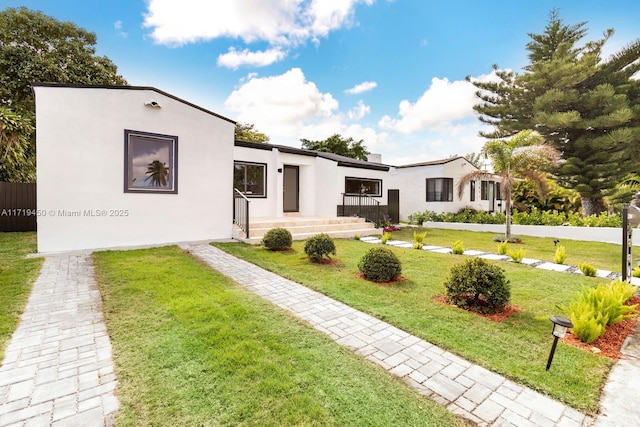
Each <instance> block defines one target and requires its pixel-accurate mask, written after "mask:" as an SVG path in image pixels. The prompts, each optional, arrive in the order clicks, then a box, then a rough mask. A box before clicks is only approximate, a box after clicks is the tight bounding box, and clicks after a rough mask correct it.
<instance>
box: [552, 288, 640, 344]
mask: <svg viewBox="0 0 640 427" xmlns="http://www.w3.org/2000/svg"><path fill="white" fill-rule="evenodd" d="M637 291H638V288H637V287H636V286H632V285H631V284H629V283H627V282H623V281H621V280H620V279H616V280H614V281H612V282H611V283H609V284H607V285H605V284H603V283H600V284H598V286H597V287H595V288H588V287H586V286H584V287H583V288H582V291H581V292H580V294H578V296H577V297H575V298H574V299H573V301H571V304H569V308H568V309H567V310H565V311H566V312H567V313H568V314H569V317H570V319H571V323H573V329H572V331H573V333H574V335H575V336H577V337H578V339H580V341H583V342H586V343H587V344H590V343H592V342H593V341H595V340H596V339H597V338H598V337H599V336H600V335H602V333H603V332H604V331H605V328H606V326H607V325H614V324H616V323H618V322H620V321H622V320H624V319H628V318H631V317H633V316H634V312H635V311H636V308H637V304H636V305H632V306H628V305H624V304H625V303H626V302H627V301H629V300H630V299H631V297H633V295H634V294H635V293H636V292H637Z"/></svg>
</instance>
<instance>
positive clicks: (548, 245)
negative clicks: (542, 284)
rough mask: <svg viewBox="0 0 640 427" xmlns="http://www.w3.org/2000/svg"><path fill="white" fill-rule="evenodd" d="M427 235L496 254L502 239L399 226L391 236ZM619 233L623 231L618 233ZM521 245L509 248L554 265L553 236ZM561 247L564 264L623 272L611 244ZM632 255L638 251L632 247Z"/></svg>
mask: <svg viewBox="0 0 640 427" xmlns="http://www.w3.org/2000/svg"><path fill="white" fill-rule="evenodd" d="M414 231H415V232H416V233H422V232H425V231H426V232H427V237H426V238H425V239H424V242H423V244H425V245H436V246H445V247H451V245H452V244H453V242H455V241H456V240H461V241H462V242H463V243H464V247H465V249H474V250H479V251H486V252H492V253H497V252H498V242H494V241H493V238H494V237H496V236H503V235H504V232H503V233H502V234H500V233H489V232H476V231H466V230H445V229H439V228H424V227H402V229H401V230H400V231H394V232H393V233H391V238H392V239H396V240H404V241H407V242H413V232H414ZM620 234H622V231H620ZM519 237H520V238H521V239H522V243H510V244H509V245H508V246H509V249H520V248H522V249H524V250H525V251H526V254H525V257H526V258H534V259H540V260H543V261H549V262H553V256H554V254H555V252H556V246H555V245H554V243H553V240H554V238H552V237H531V236H519ZM559 244H560V245H562V246H564V247H565V250H566V254H567V259H566V260H565V262H564V264H566V265H575V266H577V265H578V263H581V262H588V263H590V264H591V265H593V266H594V267H596V268H598V269H601V270H609V271H617V272H620V271H622V246H621V245H616V244H613V243H600V242H585V241H580V240H568V239H560V243H559ZM634 249H635V250H634V252H637V251H638V249H637V248H634Z"/></svg>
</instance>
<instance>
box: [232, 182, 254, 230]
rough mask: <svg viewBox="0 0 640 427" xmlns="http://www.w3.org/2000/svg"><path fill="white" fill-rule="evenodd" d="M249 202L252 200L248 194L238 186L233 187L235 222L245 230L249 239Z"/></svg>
mask: <svg viewBox="0 0 640 427" xmlns="http://www.w3.org/2000/svg"><path fill="white" fill-rule="evenodd" d="M238 201H240V203H238ZM243 202H244V203H243ZM249 203H251V200H249V199H248V198H247V196H245V195H244V194H242V192H241V191H240V190H238V189H237V188H234V189H233V223H234V224H236V225H237V226H238V227H240V229H241V230H242V231H244V233H245V235H246V236H247V239H248V238H249Z"/></svg>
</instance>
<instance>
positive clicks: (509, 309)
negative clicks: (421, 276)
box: [432, 295, 522, 322]
mask: <svg viewBox="0 0 640 427" xmlns="http://www.w3.org/2000/svg"><path fill="white" fill-rule="evenodd" d="M432 299H433V300H434V301H435V302H439V303H440V304H445V305H448V306H451V307H455V305H453V304H449V303H448V302H447V300H446V299H445V297H444V295H436V296H434V297H433V298H432ZM519 311H522V309H521V308H520V307H517V306H515V305H511V304H507V305H506V306H505V308H504V309H503V310H501V311H499V312H497V313H493V314H483V313H477V312H475V311H470V310H469V313H473V314H476V315H478V316H480V317H484V318H485V319H488V320H491V321H492V322H502V321H503V320H506V319H508V318H509V317H511V316H513V315H514V314H516V313H517V312H519Z"/></svg>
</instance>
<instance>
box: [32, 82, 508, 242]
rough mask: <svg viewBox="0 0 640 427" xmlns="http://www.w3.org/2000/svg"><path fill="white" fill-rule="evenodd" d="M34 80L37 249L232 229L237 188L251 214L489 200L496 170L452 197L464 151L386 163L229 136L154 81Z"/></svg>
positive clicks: (417, 207)
mask: <svg viewBox="0 0 640 427" xmlns="http://www.w3.org/2000/svg"><path fill="white" fill-rule="evenodd" d="M33 90H34V93H35V99H36V129H37V134H36V149H37V182H38V185H37V203H38V210H39V213H40V215H39V216H38V220H37V227H38V251H39V252H41V253H46V252H61V251H72V250H84V249H97V248H114V247H127V246H128V247H131V246H145V245H157V244H165V243H166V244H168V243H175V242H183V241H198V240H213V239H226V238H231V237H232V236H236V237H237V233H235V232H234V226H233V224H234V222H236V223H238V221H236V219H237V217H238V206H239V205H238V204H237V202H238V200H239V201H240V202H241V203H245V205H246V206H250V214H249V215H248V216H247V217H248V218H249V220H250V221H258V220H261V219H263V220H266V219H273V218H286V217H288V216H296V217H297V218H337V217H352V216H356V215H358V216H361V217H365V218H368V219H373V218H374V214H375V213H376V212H379V213H380V214H381V215H389V216H390V217H391V218H392V219H393V220H406V219H407V218H408V216H409V215H410V214H412V213H415V212H418V211H424V210H433V211H437V212H457V211H459V210H461V209H464V208H466V207H471V208H473V209H477V210H489V211H492V210H495V209H497V207H496V205H495V204H494V201H495V200H496V195H497V194H499V190H498V187H497V184H495V183H494V182H484V181H483V182H478V183H474V184H472V185H470V187H469V188H467V189H465V193H464V196H463V197H462V199H459V198H458V197H457V191H456V187H455V186H456V184H457V180H458V179H459V178H460V177H461V176H463V175H464V174H466V173H468V172H470V171H471V170H474V168H475V166H473V165H472V164H471V163H469V162H468V161H467V160H466V159H464V158H462V157H456V158H451V159H446V160H442V161H437V162H427V163H418V164H412V165H405V166H392V165H385V164H382V163H380V162H379V161H361V160H355V159H351V158H348V157H344V156H339V155H335V154H332V153H321V152H316V151H310V150H303V149H298V148H292V147H288V146H282V145H276V144H260V143H251V142H244V141H234V130H235V122H234V121H233V120H231V119H229V118H226V117H223V116H221V115H219V114H216V113H214V112H211V111H208V110H206V109H204V108H201V107H199V106H197V105H194V104H191V103H189V102H187V101H185V100H182V99H180V98H177V97H175V96H173V95H170V94H168V93H166V92H163V91H161V90H158V89H155V88H152V87H136V86H123V87H122V86H86V85H68V84H34V85H33ZM498 199H499V197H498ZM378 219H380V218H378ZM362 221H364V219H363V220H362ZM333 223H335V221H333ZM322 226H323V227H324V225H322ZM341 227H343V228H344V227H346V225H341Z"/></svg>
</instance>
